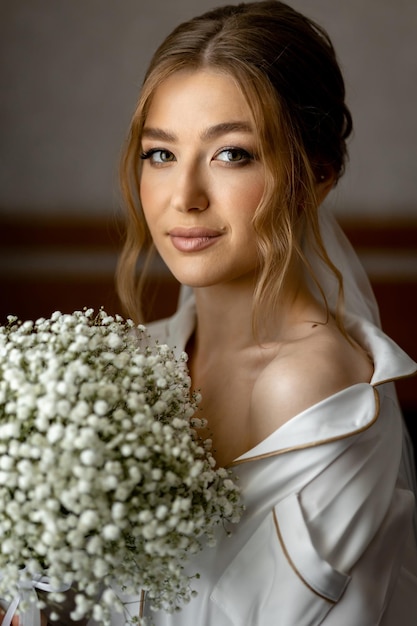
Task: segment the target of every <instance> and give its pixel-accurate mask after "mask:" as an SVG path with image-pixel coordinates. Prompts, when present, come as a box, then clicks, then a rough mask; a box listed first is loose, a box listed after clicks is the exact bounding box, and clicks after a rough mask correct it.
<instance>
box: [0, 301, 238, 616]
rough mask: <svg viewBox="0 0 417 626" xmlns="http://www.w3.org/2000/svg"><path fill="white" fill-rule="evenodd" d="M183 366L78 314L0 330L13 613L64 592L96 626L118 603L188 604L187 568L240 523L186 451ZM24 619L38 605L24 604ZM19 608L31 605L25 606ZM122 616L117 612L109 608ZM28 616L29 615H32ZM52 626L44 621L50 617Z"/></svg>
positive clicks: (6, 591) (220, 485) (0, 456)
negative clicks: (144, 598)
mask: <svg viewBox="0 0 417 626" xmlns="http://www.w3.org/2000/svg"><path fill="white" fill-rule="evenodd" d="M190 384H191V383H190V378H189V376H188V372H187V367H186V355H185V354H184V355H182V357H181V358H180V359H176V358H175V356H174V353H173V351H172V350H171V349H170V348H168V346H165V345H158V344H156V345H150V341H149V337H148V336H147V334H146V329H145V328H144V327H143V326H138V327H136V326H135V325H134V324H133V322H131V321H130V320H127V321H125V320H123V319H122V318H121V317H119V316H116V317H111V316H108V315H107V314H106V313H105V312H104V311H100V312H99V313H98V314H97V315H96V314H94V312H93V311H92V310H86V311H84V312H81V311H76V312H75V313H73V314H71V315H63V314H61V313H59V312H56V313H54V314H53V315H52V316H51V318H49V319H43V318H42V319H39V320H37V321H36V322H24V323H22V322H20V321H19V320H17V318H14V317H10V318H9V323H8V325H6V326H3V327H1V328H0V544H1V548H0V597H2V598H4V599H5V600H6V601H7V602H11V603H12V604H11V610H10V611H9V614H11V611H13V610H14V609H15V608H16V606H17V605H18V604H19V601H20V606H19V610H20V611H21V612H25V611H27V610H28V609H29V605H31V602H32V603H33V599H34V597H36V594H35V589H43V590H45V591H47V592H48V594H47V595H48V604H49V600H51V601H52V603H58V605H59V603H60V602H63V601H64V596H63V594H62V592H63V591H64V590H65V589H69V588H71V589H73V590H75V591H74V593H75V603H74V608H73V611H72V613H71V618H72V619H73V620H79V619H81V618H83V617H85V616H87V615H91V616H92V617H93V618H94V619H95V620H97V621H98V622H100V623H103V624H108V623H109V620H110V617H109V616H110V607H112V606H114V605H115V604H117V602H119V604H120V605H121V602H120V601H119V600H118V599H117V596H115V594H114V592H113V591H112V584H113V583H114V581H117V584H118V585H119V586H120V587H121V588H123V589H124V590H125V591H126V592H127V593H139V591H140V590H141V589H143V590H146V592H147V595H148V597H149V598H150V603H151V605H152V606H153V608H163V609H165V610H168V611H170V610H174V609H175V608H176V607H177V606H179V605H181V602H183V601H188V600H189V599H190V597H191V595H192V593H193V592H192V590H191V586H190V578H189V576H187V575H186V574H185V573H184V569H183V565H184V562H185V561H186V560H187V556H188V555H190V554H195V553H196V552H198V551H199V550H200V549H201V547H202V543H203V542H206V541H208V542H209V543H210V542H212V541H213V540H214V536H215V529H216V527H217V525H218V524H219V523H221V522H225V521H231V522H236V521H238V519H239V515H240V513H241V505H240V496H239V489H238V488H237V487H236V485H235V484H234V482H233V481H232V480H231V477H230V474H229V472H228V471H226V470H225V469H215V462H214V459H213V457H212V455H211V453H210V451H209V449H207V447H208V446H204V445H203V444H202V443H201V442H199V440H198V438H197V436H196V434H195V430H194V428H195V427H196V426H197V427H198V426H200V424H198V420H197V422H195V419H196V418H195V417H194V414H195V411H196V408H197V405H198V401H199V398H198V394H193V393H191V389H190ZM36 606H37V607H41V608H42V603H41V602H40V601H39V600H37V602H36ZM32 608H33V606H32ZM119 608H120V609H121V610H123V607H122V606H120V607H119ZM37 611H38V612H39V608H37ZM54 617H55V619H57V616H56V615H54V614H52V619H53V618H54Z"/></svg>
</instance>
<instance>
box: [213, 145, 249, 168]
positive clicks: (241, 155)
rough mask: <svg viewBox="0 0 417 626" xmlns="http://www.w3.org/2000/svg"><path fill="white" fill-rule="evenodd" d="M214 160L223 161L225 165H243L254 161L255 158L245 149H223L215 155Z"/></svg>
mask: <svg viewBox="0 0 417 626" xmlns="http://www.w3.org/2000/svg"><path fill="white" fill-rule="evenodd" d="M214 158H215V160H216V161H223V162H224V163H230V164H233V163H236V164H238V165H243V164H245V163H248V162H249V161H253V158H254V157H253V155H252V154H250V153H249V152H247V150H243V148H222V149H221V150H219V152H217V153H216V154H215V156H214Z"/></svg>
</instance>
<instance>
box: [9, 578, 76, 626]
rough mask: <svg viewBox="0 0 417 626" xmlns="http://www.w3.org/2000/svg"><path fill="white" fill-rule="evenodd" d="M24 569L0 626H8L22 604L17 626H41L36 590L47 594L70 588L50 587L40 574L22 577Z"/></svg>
mask: <svg viewBox="0 0 417 626" xmlns="http://www.w3.org/2000/svg"><path fill="white" fill-rule="evenodd" d="M24 572H25V569H23V570H22V576H21V579H20V581H19V586H18V593H17V594H16V596H15V597H14V598H13V600H12V601H11V603H10V604H9V606H8V608H7V611H6V614H5V616H4V617H3V621H2V626H10V625H11V623H12V619H13V616H14V614H15V612H16V610H17V608H18V606H19V604H20V603H21V602H22V607H21V608H22V610H21V612H20V614H19V626H41V612H40V610H39V608H38V606H37V601H38V596H37V594H36V589H39V590H40V591H47V592H52V591H53V592H55V593H56V592H64V591H68V590H69V589H70V588H71V585H66V584H62V585H59V586H58V587H56V586H52V585H51V583H50V580H49V578H48V577H47V576H42V575H41V574H39V575H35V576H33V577H32V579H30V578H26V577H25V576H24Z"/></svg>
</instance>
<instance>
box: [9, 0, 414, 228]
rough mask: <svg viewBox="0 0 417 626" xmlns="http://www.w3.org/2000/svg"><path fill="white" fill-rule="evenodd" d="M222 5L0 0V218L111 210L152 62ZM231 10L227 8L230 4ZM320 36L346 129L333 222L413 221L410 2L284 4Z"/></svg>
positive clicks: (215, 0) (299, 0)
mask: <svg viewBox="0 0 417 626" xmlns="http://www.w3.org/2000/svg"><path fill="white" fill-rule="evenodd" d="M219 3H220V4H221V3H222V0H149V1H146V2H145V1H144V0H0V64H1V68H0V81H1V82H0V86H1V96H0V133H1V134H0V212H3V213H4V212H8V213H10V212H13V213H16V212H17V211H20V212H42V213H56V212H57V211H63V212H71V213H82V214H85V213H91V214H100V213H107V212H112V211H114V210H115V208H117V206H118V203H119V200H118V183H117V167H118V159H119V153H120V147H121V144H122V141H123V138H124V136H125V132H126V129H127V127H128V123H129V118H130V114H131V112H132V110H133V107H134V103H135V100H136V96H137V92H138V89H139V85H140V83H141V80H142V76H143V72H144V70H145V67H146V65H147V62H148V60H149V58H150V56H151V53H152V51H153V50H154V48H155V47H156V46H157V44H158V43H159V42H160V41H161V39H162V38H163V37H164V36H165V35H166V34H167V33H168V32H169V31H170V30H171V29H172V28H173V27H174V26H175V25H176V24H177V23H179V22H180V21H182V20H184V19H186V18H188V17H191V16H193V15H194V14H197V13H200V12H203V11H204V10H206V9H208V8H212V7H214V6H217V5H218V4H219ZM232 3H234V4H236V1H235V2H232ZM292 5H293V6H294V7H295V8H297V9H299V10H301V11H303V12H305V13H306V14H308V15H309V16H310V17H313V18H314V19H316V20H317V21H318V22H319V23H321V24H322V25H323V26H325V27H326V28H327V29H328V31H329V33H330V35H331V37H332V39H333V42H334V44H335V47H336V49H337V51H338V53H339V58H340V61H341V64H342V66H343V68H344V71H345V76H346V83H347V89H348V100H349V103H350V106H351V109H352V112H353V115H354V119H355V128H356V131H355V136H354V138H353V141H352V142H351V163H350V166H349V170H348V173H347V175H346V177H345V180H344V181H343V183H342V184H341V185H340V187H339V189H338V190H337V191H336V193H335V196H334V200H335V203H336V207H337V210H338V211H339V213H342V214H358V215H363V214H364V213H368V214H370V215H373V216H375V215H377V216H379V215H381V214H383V215H397V216H407V215H409V216H410V215H414V216H415V215H416V214H417V158H416V157H417V36H416V32H417V3H416V2H415V0H395V1H394V0H349V2H347V1H345V2H341V1H339V2H335V0H293V1H292Z"/></svg>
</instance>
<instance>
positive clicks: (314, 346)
mask: <svg viewBox="0 0 417 626" xmlns="http://www.w3.org/2000/svg"><path fill="white" fill-rule="evenodd" d="M372 371H373V368H372V364H371V362H370V360H369V358H368V357H367V355H366V354H365V352H364V351H363V350H362V349H361V348H359V347H358V346H357V347H356V346H354V345H352V344H351V343H350V342H349V341H348V340H347V339H346V338H345V337H344V336H343V335H342V334H341V332H340V331H339V330H338V329H337V328H336V327H335V326H333V325H324V326H315V327H314V328H313V329H312V330H311V332H308V333H306V334H305V335H304V336H302V337H301V338H297V339H296V340H294V341H289V342H286V343H284V344H283V345H282V346H281V347H280V349H279V350H278V351H277V355H276V357H275V358H274V359H272V360H271V361H270V362H269V363H268V365H267V366H266V367H265V368H264V369H263V370H262V371H261V373H260V374H259V376H258V378H257V381H256V383H255V385H254V388H253V393H252V399H251V423H252V425H253V428H254V429H255V430H256V431H257V437H256V438H259V439H260V440H261V439H262V438H263V437H265V436H268V434H270V433H271V432H273V431H274V430H276V429H277V428H278V427H279V426H281V425H282V424H284V423H285V422H287V421H288V420H289V419H291V418H292V417H294V416H295V415H298V413H300V412H301V411H304V410H305V409H308V408H309V407H310V406H313V405H314V404H317V403H318V402H320V401H321V400H324V399H325V398H328V397H330V396H332V395H334V394H335V393H337V392H338V391H341V390H342V389H345V388H347V387H350V386H352V385H355V384H357V383H363V382H369V381H370V379H371V377H372Z"/></svg>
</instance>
